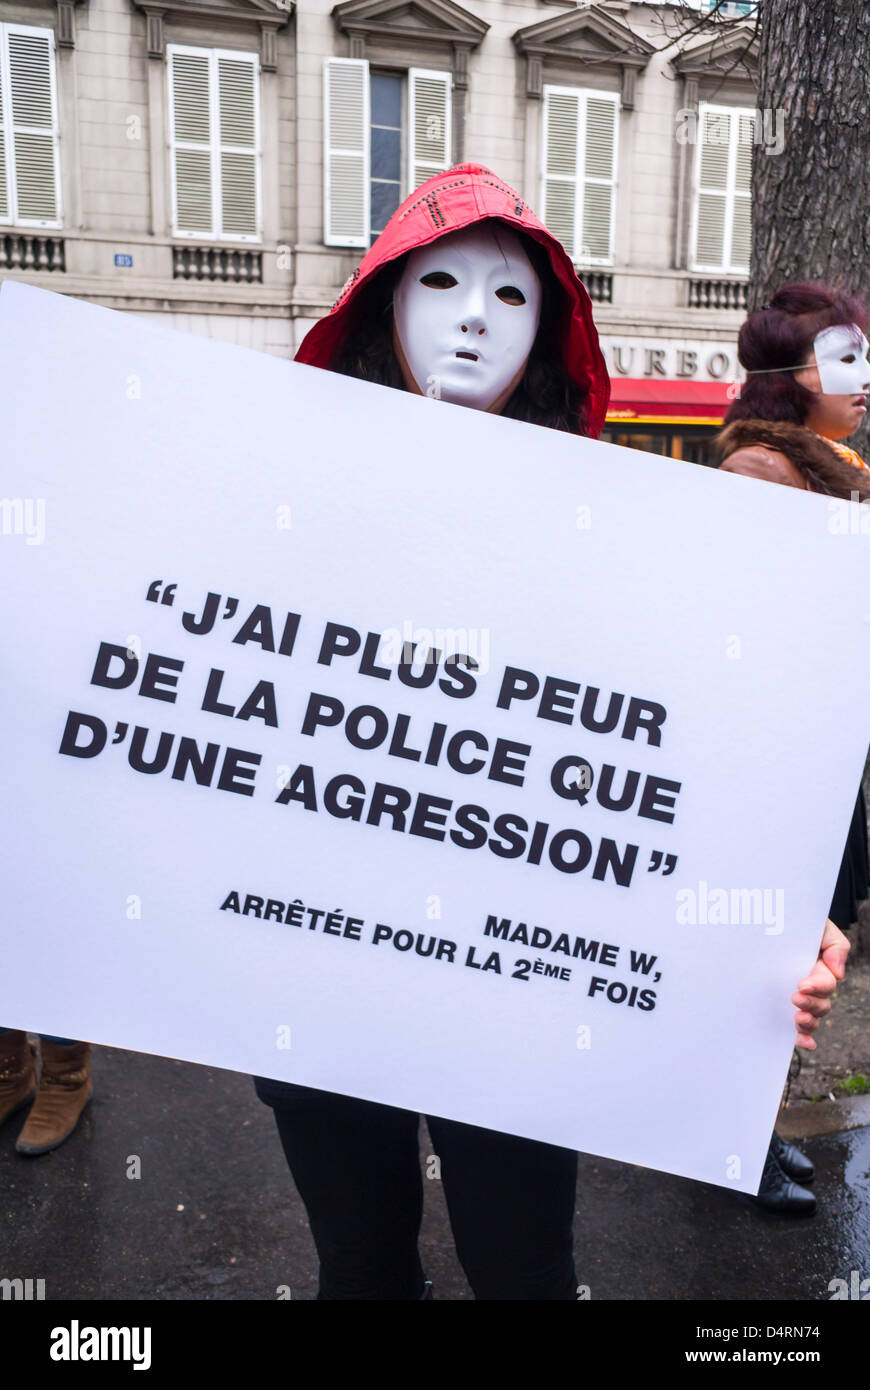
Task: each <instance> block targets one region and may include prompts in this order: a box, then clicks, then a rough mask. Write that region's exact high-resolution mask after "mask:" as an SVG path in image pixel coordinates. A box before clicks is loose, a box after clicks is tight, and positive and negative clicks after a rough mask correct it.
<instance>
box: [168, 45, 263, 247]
mask: <svg viewBox="0 0 870 1390" xmlns="http://www.w3.org/2000/svg"><path fill="white" fill-rule="evenodd" d="M167 56H168V60H169V61H168V71H169V115H170V145H171V167H172V204H173V234H174V235H175V236H179V237H198V238H202V239H208V240H216V239H221V240H231V241H258V240H259V233H260V149H259V145H260V140H259V105H258V72H259V70H258V60H257V57H256V55H255V54H253V53H233V52H229V51H223V50H220V49H209V48H186V47H182V46H180V45H173V44H170V45H169V47H168V50H167Z"/></svg>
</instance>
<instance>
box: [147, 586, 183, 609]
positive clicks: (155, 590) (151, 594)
mask: <svg viewBox="0 0 870 1390" xmlns="http://www.w3.org/2000/svg"><path fill="white" fill-rule="evenodd" d="M162 588H163V580H162V579H154V580H152V581H151V583H150V584H149V585H148V592H147V594H146V595H145V598H146V601H147V602H148V603H158V602H159V603H166V604H168V605H169V606H170V608H171V607H172V604H173V603H174V602H175V590H176V589H177V588H178V585H177V584H167V585H166V588H165V589H163V597H162V598H158V595H159V593H160V590H161V589H162Z"/></svg>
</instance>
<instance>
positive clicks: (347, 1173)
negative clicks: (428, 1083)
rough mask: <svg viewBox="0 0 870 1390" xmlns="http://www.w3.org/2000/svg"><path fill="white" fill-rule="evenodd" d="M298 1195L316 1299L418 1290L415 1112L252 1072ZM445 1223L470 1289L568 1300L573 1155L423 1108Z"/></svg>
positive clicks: (573, 1288)
mask: <svg viewBox="0 0 870 1390" xmlns="http://www.w3.org/2000/svg"><path fill="white" fill-rule="evenodd" d="M255 1080H256V1082H257V1090H258V1093H259V1095H260V1098H261V1099H262V1100H265V1101H266V1102H267V1104H270V1105H272V1106H273V1107H274V1111H275V1119H276V1121H277V1124H278V1133H279V1134H280V1136H281V1143H282V1145H283V1146H284V1152H285V1154H286V1156H287V1162H288V1164H289V1165H290V1171H291V1173H292V1174H293V1178H294V1181H295V1183H296V1186H297V1188H298V1189H299V1195H300V1196H301V1198H302V1200H303V1202H304V1203H305V1207H306V1210H307V1212H308V1219H309V1221H310V1223H311V1233H312V1235H313V1237H314V1243H315V1245H316V1246H317V1253H318V1255H319V1257H320V1292H319V1294H318V1298H321V1299H419V1298H420V1297H421V1296H422V1294H423V1290H424V1272H423V1269H422V1266H421V1264H420V1257H419V1254H418V1251H417V1237H418V1234H419V1230H420V1218H421V1215H422V1210H423V1182H424V1179H423V1177H422V1174H421V1169H420V1158H419V1152H418V1140H417V1134H418V1128H419V1116H418V1115H416V1114H414V1113H413V1112H412V1111H410V1110H397V1109H395V1108H393V1107H392V1106H387V1105H376V1104H374V1103H373V1102H371V1101H363V1100H354V1099H352V1098H351V1097H348V1096H339V1095H333V1094H331V1093H329V1092H326V1091H316V1090H312V1089H310V1088H308V1087H304V1086H295V1085H290V1084H288V1083H282V1082H275V1081H262V1080H261V1079H260V1078H255ZM427 1123H428V1125H429V1133H430V1135H431V1137H432V1143H433V1146H434V1149H435V1152H436V1154H437V1156H438V1159H439V1160H440V1170H441V1172H440V1176H441V1181H442V1182H443V1184H444V1196H445V1198H446V1201H447V1207H448V1210H449V1213H450V1224H451V1226H452V1228H453V1236H454V1240H455V1242H456V1253H457V1255H458V1256H459V1260H460V1263H461V1265H462V1268H463V1269H464V1270H465V1274H466V1278H467V1279H468V1282H469V1284H470V1285H471V1288H472V1290H473V1291H474V1295H475V1297H476V1298H482V1299H521V1300H528V1299H574V1298H576V1296H577V1283H576V1276H575V1273H574V1260H573V1217H574V1199H575V1188H576V1181H577V1155H576V1153H573V1152H572V1151H571V1150H569V1149H563V1148H557V1147H555V1146H554V1145H551V1144H541V1143H537V1142H535V1141H533V1140H531V1139H519V1138H516V1137H514V1136H513V1135H509V1134H499V1133H497V1132H496V1131H494V1130H488V1129H479V1128H477V1127H476V1126H474V1125H465V1124H459V1123H458V1122H457V1121H455V1120H443V1119H439V1118H438V1117H437V1116H434V1115H432V1116H427Z"/></svg>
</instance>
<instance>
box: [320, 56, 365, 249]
mask: <svg viewBox="0 0 870 1390" xmlns="http://www.w3.org/2000/svg"><path fill="white" fill-rule="evenodd" d="M323 132H324V157H323V231H324V235H323V239H324V241H325V242H326V245H327V246H368V244H369V160H370V155H369V141H370V130H369V65H368V63H367V61H366V60H365V58H326V59H325V60H324V64H323Z"/></svg>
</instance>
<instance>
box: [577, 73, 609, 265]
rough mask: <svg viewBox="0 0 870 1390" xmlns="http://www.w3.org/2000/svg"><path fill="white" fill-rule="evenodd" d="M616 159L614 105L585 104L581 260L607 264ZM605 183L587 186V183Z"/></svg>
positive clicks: (593, 101) (594, 99) (595, 101)
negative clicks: (601, 261)
mask: <svg viewBox="0 0 870 1390" xmlns="http://www.w3.org/2000/svg"><path fill="white" fill-rule="evenodd" d="M615 158H616V102H615V101H607V100H604V99H602V98H601V97H588V98H587V101H586V151H585V173H586V186H585V188H584V191H583V256H584V259H595V260H610V258H611V256H612V255H613V248H612V245H611V228H612V222H613V218H612V214H613V195H614V188H613V176H614V169H615ZM592 178H595V179H596V180H607V182H606V183H605V182H598V181H596V182H594V183H592V182H590V179H592Z"/></svg>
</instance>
